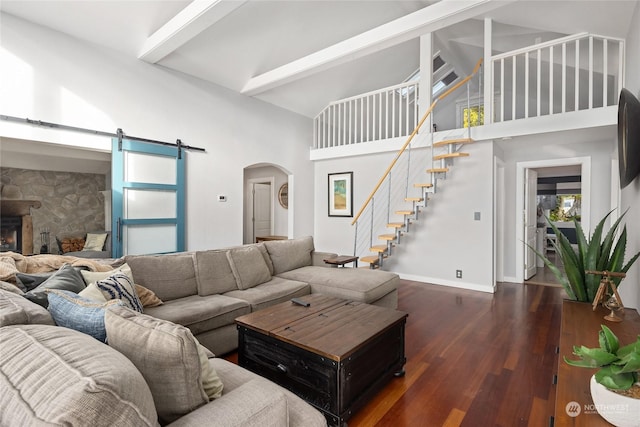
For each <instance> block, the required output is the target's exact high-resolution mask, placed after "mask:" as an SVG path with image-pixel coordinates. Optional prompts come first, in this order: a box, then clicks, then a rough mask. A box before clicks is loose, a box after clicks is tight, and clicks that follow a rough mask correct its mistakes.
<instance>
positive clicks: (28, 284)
mask: <svg viewBox="0 0 640 427" xmlns="http://www.w3.org/2000/svg"><path fill="white" fill-rule="evenodd" d="M53 273H55V271H49V272H46V273H33V274H27V273H16V285H18V287H19V288H21V289H22V290H23V291H25V292H29V291H30V290H32V289H35V288H37V287H38V286H39V285H41V284H42V282H44V281H45V280H47V279H48V278H49V277H51V275H53Z"/></svg>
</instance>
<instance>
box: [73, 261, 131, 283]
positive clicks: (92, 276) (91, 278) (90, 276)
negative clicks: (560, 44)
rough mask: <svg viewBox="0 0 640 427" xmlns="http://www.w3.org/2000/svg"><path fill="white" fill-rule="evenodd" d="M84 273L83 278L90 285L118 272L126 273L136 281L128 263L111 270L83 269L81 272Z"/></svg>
mask: <svg viewBox="0 0 640 427" xmlns="http://www.w3.org/2000/svg"><path fill="white" fill-rule="evenodd" d="M80 273H81V274H82V278H83V279H84V282H85V283H86V284H87V285H89V284H91V283H95V282H97V281H98V280H104V279H106V278H107V277H109V276H113V275H114V274H116V273H124V274H126V275H127V276H128V277H129V279H131V281H132V282H133V283H135V280H134V279H133V273H132V272H131V267H129V265H128V264H127V263H124V264H122V265H121V266H120V267H118V268H114V269H113V270H110V271H88V270H82V271H81V272H80Z"/></svg>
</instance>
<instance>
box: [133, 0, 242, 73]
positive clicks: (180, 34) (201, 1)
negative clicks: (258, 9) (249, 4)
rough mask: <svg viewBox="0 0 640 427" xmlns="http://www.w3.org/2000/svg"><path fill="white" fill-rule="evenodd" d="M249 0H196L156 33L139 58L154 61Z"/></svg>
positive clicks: (148, 41)
mask: <svg viewBox="0 0 640 427" xmlns="http://www.w3.org/2000/svg"><path fill="white" fill-rule="evenodd" d="M246 1H247V0H195V1H193V2H192V3H189V5H187V7H185V8H184V9H182V10H181V11H180V13H178V14H177V15H176V16H174V17H173V18H171V20H169V22H167V23H166V24H164V25H163V26H162V27H160V28H159V29H158V30H157V31H156V32H155V33H153V34H152V35H151V36H149V38H147V40H146V41H145V43H144V45H143V46H142V50H141V51H140V53H139V54H138V59H142V60H143V61H146V62H149V63H151V64H155V63H156V62H158V61H160V60H161V59H162V58H164V57H165V56H167V55H169V54H170V53H171V52H173V51H175V50H176V49H178V48H179V47H180V46H182V45H183V44H185V43H186V42H188V41H189V40H191V39H192V38H194V37H195V36H197V35H198V34H200V33H201V32H202V31H204V30H206V29H207V28H209V27H210V26H211V25H213V24H215V23H216V22H218V21H219V20H221V19H222V18H224V17H225V16H227V15H228V14H230V13H231V12H233V11H234V10H236V9H237V8H239V7H240V6H242V5H243V4H244V3H245V2H246Z"/></svg>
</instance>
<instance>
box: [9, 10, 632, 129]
mask: <svg viewBox="0 0 640 427" xmlns="http://www.w3.org/2000/svg"><path fill="white" fill-rule="evenodd" d="M637 5H638V1H630V0H621V1H616V0H601V1H598V0H593V1H586V0H585V1H565V0H552V1H543V0H519V1H518V0H466V1H462V0H441V1H429V0H417V1H398V0H361V1H345V0H342V1H336V0H316V1H312V0H285V1H282V0H277V1H273V0H197V1H194V2H191V1H182V0H176V1H172V0H146V1H133V0H129V1H127V0H124V1H123V0H99V1H77V0H70V1H67V0H47V1H37V0H31V1H24V0H19V1H17V0H2V1H1V2H0V10H1V11H2V12H3V13H8V14H11V15H15V16H17V17H19V18H22V19H25V20H28V21H31V22H33V23H36V24H39V25H42V26H45V27H49V28H51V29H54V30H57V31H60V32H63V33H66V34H68V35H70V36H72V37H75V38H78V39H82V40H85V41H87V42H88V43H93V44H96V45H101V46H104V47H107V48H110V49H114V50H117V51H119V52H121V53H122V54H124V55H127V56H129V57H135V58H139V59H140V60H141V61H143V60H144V61H147V62H149V63H150V64H154V66H160V67H166V68H168V69H171V70H175V71H178V72H181V73H185V74H188V75H192V76H195V77H198V78H201V79H203V80H206V81H209V82H212V83H214V84H217V85H220V86H223V87H225V88H228V89H230V90H233V91H236V92H239V93H243V94H245V95H247V96H254V97H256V98H259V99H262V100H264V101H266V102H269V103H272V104H274V105H277V106H279V107H282V108H285V109H288V110H291V111H294V112H297V113H299V114H302V115H305V116H308V117H313V116H315V115H316V114H318V113H319V112H320V111H321V110H322V108H323V107H324V106H326V105H327V104H328V103H329V102H331V101H334V100H336V99H340V98H343V97H348V96H353V95H356V94H358V93H363V92H367V91H370V90H374V89H378V88H382V87H385V86H389V85H393V84H397V83H400V82H402V81H403V80H404V79H405V78H406V77H407V76H409V75H410V74H411V73H412V72H413V71H415V70H416V69H417V68H418V64H419V53H418V49H419V41H418V38H417V37H418V36H419V35H420V34H422V33H425V32H428V31H431V32H433V33H434V40H435V41H434V43H435V47H436V49H438V50H440V51H441V55H442V57H443V58H444V59H445V60H446V61H447V62H449V63H450V64H452V65H454V66H455V67H456V71H457V72H458V74H460V75H465V73H467V72H469V71H470V70H471V69H472V68H473V65H474V63H475V62H476V61H477V60H478V59H479V58H480V57H481V56H482V55H483V37H484V22H483V20H484V18H492V19H493V20H494V21H493V22H494V24H493V47H494V50H495V52H504V51H508V50H511V49H515V48H519V47H523V46H527V45H531V44H534V43H535V42H536V41H546V40H550V39H553V38H557V37H561V36H564V35H568V34H574V33H578V32H583V31H586V32H591V33H595V34H600V35H606V36H610V37H621V38H624V37H625V36H626V35H627V33H628V31H629V28H630V25H632V23H631V16H632V15H633V11H634V9H635V8H636V7H637Z"/></svg>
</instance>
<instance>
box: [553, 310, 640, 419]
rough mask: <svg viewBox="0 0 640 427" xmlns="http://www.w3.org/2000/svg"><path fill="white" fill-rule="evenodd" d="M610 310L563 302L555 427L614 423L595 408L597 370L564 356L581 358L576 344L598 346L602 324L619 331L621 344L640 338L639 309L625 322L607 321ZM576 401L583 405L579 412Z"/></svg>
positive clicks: (632, 312) (630, 312)
mask: <svg viewBox="0 0 640 427" xmlns="http://www.w3.org/2000/svg"><path fill="white" fill-rule="evenodd" d="M607 313H608V311H607V310H605V309H604V308H603V307H601V306H598V307H597V308H596V310H595V311H593V309H592V307H591V304H588V303H583V302H576V301H567V300H565V301H563V303H562V320H561V324H560V354H559V357H558V385H557V389H556V406H555V415H554V424H553V425H554V426H555V427H558V426H563V427H564V426H585V427H586V426H588V427H597V426H611V424H609V423H608V422H607V421H606V420H605V419H604V418H602V417H601V416H600V415H598V413H597V411H596V410H595V408H593V400H592V399H591V391H590V388H589V381H590V379H591V377H592V376H593V374H594V373H595V372H596V370H595V369H587V368H578V367H574V366H569V365H568V364H566V363H565V362H564V359H563V357H564V356H566V357H567V358H569V359H577V357H576V356H574V355H573V346H574V345H584V346H586V347H598V346H599V344H598V331H599V330H600V325H602V324H605V325H607V327H609V328H610V329H611V330H612V331H613V333H614V334H616V336H617V337H618V339H619V340H620V343H621V344H625V345H626V344H628V343H631V342H634V341H635V340H636V338H637V336H638V334H640V315H638V312H637V311H636V310H633V309H628V308H627V309H625V317H624V321H622V322H620V323H614V322H608V321H606V320H604V319H603V317H604V316H605V315H606V314H607ZM572 402H574V403H572ZM576 404H577V405H578V406H579V411H580V412H579V413H578V412H577V409H578V406H576ZM567 407H570V409H567ZM571 407H572V408H571ZM570 414H571V415H573V416H571V415H570Z"/></svg>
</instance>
